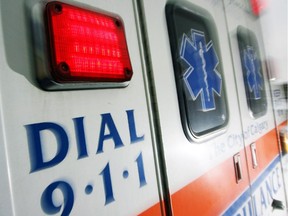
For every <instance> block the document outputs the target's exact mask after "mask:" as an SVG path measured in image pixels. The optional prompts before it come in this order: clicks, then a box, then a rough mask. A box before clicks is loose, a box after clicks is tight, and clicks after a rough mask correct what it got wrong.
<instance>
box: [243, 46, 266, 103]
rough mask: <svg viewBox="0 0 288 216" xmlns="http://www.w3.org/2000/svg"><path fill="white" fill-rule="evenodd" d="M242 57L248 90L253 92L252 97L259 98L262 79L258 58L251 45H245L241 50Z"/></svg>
mask: <svg viewBox="0 0 288 216" xmlns="http://www.w3.org/2000/svg"><path fill="white" fill-rule="evenodd" d="M243 57H244V58H243V59H244V66H245V68H246V76H247V85H248V88H249V91H250V92H251V93H253V99H255V100H258V99H261V90H262V89H263V79H262V75H261V73H260V64H259V60H258V58H257V55H256V53H255V51H254V49H253V47H251V46H247V47H246V49H244V51H243Z"/></svg>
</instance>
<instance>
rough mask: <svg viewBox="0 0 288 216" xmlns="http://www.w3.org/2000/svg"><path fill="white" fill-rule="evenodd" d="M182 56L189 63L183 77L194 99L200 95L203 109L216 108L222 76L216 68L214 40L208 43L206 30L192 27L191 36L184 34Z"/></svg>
mask: <svg viewBox="0 0 288 216" xmlns="http://www.w3.org/2000/svg"><path fill="white" fill-rule="evenodd" d="M180 58H181V59H182V60H183V61H185V62H186V63H187V64H188V65H189V67H188V68H187V69H186V71H185V72H184V75H183V78H184V82H185V84H186V87H187V89H188V91H189V93H190V95H191V97H192V100H193V101H195V100H196V99H197V98H198V97H199V96H200V97H201V108H200V110H201V111H203V112H207V111H211V110H215V109H216V105H215V98H214V96H215V95H214V94H216V95H218V96H219V97H221V89H222V77H221V75H220V73H219V72H218V71H217V70H216V67H217V65H218V64H219V59H218V56H217V53H216V51H215V49H214V47H213V43H212V41H209V43H207V44H206V41H205V34H204V32H201V31H197V30H194V29H191V37H190V38H189V37H188V36H187V35H186V34H183V36H182V41H181V46H180Z"/></svg>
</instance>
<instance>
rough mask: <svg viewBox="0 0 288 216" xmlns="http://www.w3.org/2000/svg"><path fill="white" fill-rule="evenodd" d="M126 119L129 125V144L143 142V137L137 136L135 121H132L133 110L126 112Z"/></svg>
mask: <svg viewBox="0 0 288 216" xmlns="http://www.w3.org/2000/svg"><path fill="white" fill-rule="evenodd" d="M126 113H127V118H128V124H129V132H130V142H131V143H136V142H140V141H143V140H144V135H142V136H137V133H136V127H135V119H134V110H127V111H126Z"/></svg>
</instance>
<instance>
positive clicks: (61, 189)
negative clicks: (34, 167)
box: [41, 152, 147, 216]
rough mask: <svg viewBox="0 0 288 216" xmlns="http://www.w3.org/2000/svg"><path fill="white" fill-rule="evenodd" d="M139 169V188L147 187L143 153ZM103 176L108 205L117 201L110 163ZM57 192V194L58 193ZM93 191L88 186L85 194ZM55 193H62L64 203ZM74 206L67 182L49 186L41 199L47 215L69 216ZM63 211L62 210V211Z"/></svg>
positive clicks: (70, 188)
mask: <svg viewBox="0 0 288 216" xmlns="http://www.w3.org/2000/svg"><path fill="white" fill-rule="evenodd" d="M134 162H135V165H136V167H137V172H138V173H137V174H138V178H139V188H141V187H143V186H145V185H146V184H147V181H146V177H145V170H144V163H143V156H142V152H140V154H139V155H138V156H137V158H136V160H135V161H134ZM99 175H101V176H102V180H103V187H104V194H105V197H104V199H105V205H108V204H110V203H112V202H114V201H115V198H114V185H113V180H112V178H111V169H110V163H109V162H108V163H107V164H106V165H105V167H104V168H103V169H102V171H101V172H100V173H99ZM128 176H129V172H128V170H124V171H123V178H128ZM56 190H57V192H56ZM92 191H93V187H92V186H91V185H87V187H86V188H85V193H86V194H90V193H91V192H92ZM54 193H61V195H62V197H63V199H62V201H58V200H57V201H55V198H54V197H55V194H54ZM73 206H74V190H73V187H72V186H71V184H69V183H68V182H66V181H61V180H59V181H55V182H53V183H51V184H50V185H48V186H47V187H46V189H45V190H44V191H43V193H42V197H41V207H42V210H43V211H44V212H45V213H46V214H50V215H51V214H57V213H58V214H59V213H60V211H62V212H61V215H63V216H64V215H69V214H70V212H71V211H72V209H73ZM61 209H62V210H61Z"/></svg>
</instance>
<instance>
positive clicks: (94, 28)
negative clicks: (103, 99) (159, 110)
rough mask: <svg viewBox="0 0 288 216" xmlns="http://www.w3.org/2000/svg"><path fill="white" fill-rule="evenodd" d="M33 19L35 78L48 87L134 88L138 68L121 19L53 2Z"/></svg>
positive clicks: (38, 11) (40, 8)
mask: <svg viewBox="0 0 288 216" xmlns="http://www.w3.org/2000/svg"><path fill="white" fill-rule="evenodd" d="M35 14H36V15H35ZM41 14H42V15H41ZM34 17H38V18H36V19H35V20H37V23H38V24H35V23H34V38H35V42H34V43H35V48H36V52H35V53H36V59H37V69H36V70H37V73H36V74H37V80H38V82H39V84H40V86H41V87H42V88H43V89H45V90H64V89H86V88H113V87H125V86H127V85H128V84H129V81H130V80H131V78H132V75H133V70H132V66H131V62H130V57H129V52H128V47H127V42H126V37H125V30H124V23H123V21H122V20H121V18H120V17H119V16H118V15H114V14H111V13H108V12H103V11H100V10H91V9H90V8H89V9H86V8H84V7H78V6H74V5H70V4H66V3H62V2H57V1H53V2H49V3H47V4H46V5H44V6H43V5H42V6H41V7H38V8H37V9H35V10H34ZM42 17H44V19H43V18H42ZM41 18H42V20H41ZM39 24H40V25H39ZM39 28H40V29H39ZM41 28H42V29H41ZM39 30H41V31H40V32H43V33H42V36H41V35H40V37H39Z"/></svg>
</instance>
